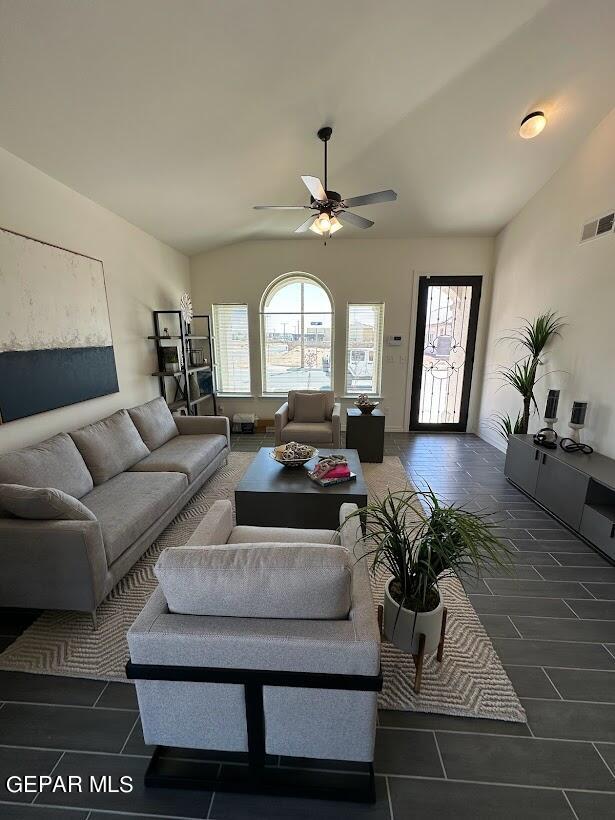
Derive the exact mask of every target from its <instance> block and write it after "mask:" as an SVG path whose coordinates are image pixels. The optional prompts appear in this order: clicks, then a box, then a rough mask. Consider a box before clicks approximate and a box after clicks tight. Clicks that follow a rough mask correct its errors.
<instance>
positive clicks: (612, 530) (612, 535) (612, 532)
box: [610, 524, 615, 538]
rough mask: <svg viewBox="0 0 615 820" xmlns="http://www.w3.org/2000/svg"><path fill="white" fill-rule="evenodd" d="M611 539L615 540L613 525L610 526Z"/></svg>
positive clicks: (614, 525) (614, 527)
mask: <svg viewBox="0 0 615 820" xmlns="http://www.w3.org/2000/svg"><path fill="white" fill-rule="evenodd" d="M610 537H611V538H615V524H611V536H610Z"/></svg>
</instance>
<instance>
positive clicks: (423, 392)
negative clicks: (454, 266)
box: [410, 276, 482, 430]
mask: <svg viewBox="0 0 615 820" xmlns="http://www.w3.org/2000/svg"><path fill="white" fill-rule="evenodd" d="M481 283H482V278H481V277H480V276H464V277H459V276H422V277H421V278H420V280H419V297H418V313H417V322H416V341H415V352H414V367H413V372H412V401H411V407H410V429H411V430H465V429H466V424H467V420H468V405H469V400H470V387H471V384H472V365H473V362H474V348H475V344H476V328H477V323H478V307H479V302H480V291H481Z"/></svg>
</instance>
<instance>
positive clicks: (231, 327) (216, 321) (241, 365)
mask: <svg viewBox="0 0 615 820" xmlns="http://www.w3.org/2000/svg"><path fill="white" fill-rule="evenodd" d="M211 307H212V317H213V337H214V338H213V342H214V355H215V371H216V389H217V391H218V393H219V394H220V395H221V396H224V395H225V394H227V395H228V394H231V395H245V396H249V395H250V342H249V337H248V306H247V305H212V306H211Z"/></svg>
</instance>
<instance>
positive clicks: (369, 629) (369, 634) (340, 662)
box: [128, 587, 380, 675]
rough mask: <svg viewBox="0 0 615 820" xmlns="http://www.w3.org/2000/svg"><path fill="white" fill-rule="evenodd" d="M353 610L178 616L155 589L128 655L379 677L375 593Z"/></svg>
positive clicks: (173, 662)
mask: <svg viewBox="0 0 615 820" xmlns="http://www.w3.org/2000/svg"><path fill="white" fill-rule="evenodd" d="M352 612H354V617H353V618H351V619H349V620H345V621H310V620H286V619H281V618H233V617H212V616H202V615H175V614H172V613H170V612H169V610H168V608H167V604H166V601H165V598H164V595H163V593H162V590H161V589H160V587H158V588H157V589H156V590H155V592H154V593H153V594H152V596H151V598H150V599H149V601H148V602H147V604H146V606H145V608H144V609H143V610H142V612H141V614H140V615H139V616H138V617H137V620H136V621H135V622H134V623H133V625H132V626H131V627H130V629H129V630H128V646H129V649H130V659H131V661H132V662H133V663H137V664H159V665H163V666H164V665H170V666H196V667H216V668H226V669H233V668H235V669H273V670H276V671H289V672H329V673H336V674H349V675H353V674H354V675H377V674H378V672H379V670H380V636H379V634H378V626H377V622H376V615H375V612H374V610H373V606H372V601H371V596H369V597H368V598H367V599H366V600H363V601H361V602H357V603H356V607H355V604H354V603H353V610H352ZM370 612H371V620H370ZM351 614H352V613H351ZM372 621H373V623H372Z"/></svg>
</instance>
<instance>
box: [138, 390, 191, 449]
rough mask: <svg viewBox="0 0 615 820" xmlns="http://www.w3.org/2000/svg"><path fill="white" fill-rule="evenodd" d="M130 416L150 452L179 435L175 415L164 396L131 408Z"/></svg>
mask: <svg viewBox="0 0 615 820" xmlns="http://www.w3.org/2000/svg"><path fill="white" fill-rule="evenodd" d="M128 415H129V416H130V418H131V419H132V422H133V424H134V426H135V427H136V428H137V430H138V431H139V435H140V436H141V438H142V439H143V441H144V442H145V444H146V446H147V447H148V448H149V449H150V450H156V449H158V447H162V445H163V444H165V443H166V442H167V441H169V440H170V439H172V438H175V436H178V435H179V430H178V429H177V425H176V424H175V419H174V418H173V414H172V413H171V411H170V410H169V405H168V404H167V403H166V401H165V400H164V399H163V398H162V396H158V397H157V398H155V399H152V400H151V401H148V402H146V403H145V404H140V405H139V406H138V407H131V408H130V410H129V411H128Z"/></svg>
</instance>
